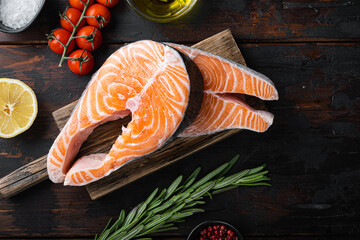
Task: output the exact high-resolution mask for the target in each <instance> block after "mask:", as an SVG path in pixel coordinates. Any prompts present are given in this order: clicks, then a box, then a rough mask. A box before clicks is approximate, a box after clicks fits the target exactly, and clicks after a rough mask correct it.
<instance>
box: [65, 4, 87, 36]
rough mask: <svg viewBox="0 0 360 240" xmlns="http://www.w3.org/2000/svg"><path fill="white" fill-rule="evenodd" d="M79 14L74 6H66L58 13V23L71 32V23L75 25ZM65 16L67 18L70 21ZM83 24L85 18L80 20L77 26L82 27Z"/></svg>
mask: <svg viewBox="0 0 360 240" xmlns="http://www.w3.org/2000/svg"><path fill="white" fill-rule="evenodd" d="M80 16H81V12H80V11H79V10H77V9H76V8H67V9H65V11H64V12H63V13H62V14H61V15H60V24H61V26H62V27H63V28H65V29H66V30H68V31H70V32H72V31H73V29H74V27H73V25H72V24H71V23H73V24H74V25H76V24H77V23H78V22H79V19H80ZM66 18H68V19H69V20H70V21H71V22H70V21H69V20H68V19H66ZM84 25H85V19H83V20H82V21H81V22H80V24H79V28H82V27H83V26H84Z"/></svg>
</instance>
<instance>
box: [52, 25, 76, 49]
mask: <svg viewBox="0 0 360 240" xmlns="http://www.w3.org/2000/svg"><path fill="white" fill-rule="evenodd" d="M70 36H71V33H70V32H68V31H66V30H65V29H62V28H58V29H55V30H54V31H52V32H51V33H50V35H49V36H48V39H49V40H48V45H49V47H50V49H51V50H53V52H55V53H57V54H63V52H64V47H63V45H62V44H61V43H63V44H64V45H66V44H67V42H68V41H69V38H70ZM59 41H60V42H61V43H60V42H59ZM74 47H75V41H74V40H72V41H71V42H70V45H69V47H68V49H67V50H66V53H69V52H71V51H72V50H73V49H74Z"/></svg>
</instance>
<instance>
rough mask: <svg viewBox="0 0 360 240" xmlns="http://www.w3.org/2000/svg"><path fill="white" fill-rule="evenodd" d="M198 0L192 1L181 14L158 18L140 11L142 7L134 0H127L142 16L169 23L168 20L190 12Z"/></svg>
mask: <svg viewBox="0 0 360 240" xmlns="http://www.w3.org/2000/svg"><path fill="white" fill-rule="evenodd" d="M197 1H198V0H193V1H192V2H191V4H190V5H189V6H188V7H187V8H186V9H185V10H184V11H183V12H181V13H180V14H179V15H176V16H174V17H169V18H156V17H151V16H149V15H146V14H145V13H143V12H142V11H140V9H139V8H138V7H137V6H135V4H133V1H132V0H126V2H127V3H128V5H129V6H130V8H131V9H132V10H134V12H136V13H137V14H138V15H140V16H141V17H143V18H145V19H147V20H150V21H153V22H157V23H167V22H171V21H174V20H176V19H178V18H180V17H182V16H184V15H185V14H186V13H188V12H189V11H191V9H193V7H194V6H195V4H196V3H197Z"/></svg>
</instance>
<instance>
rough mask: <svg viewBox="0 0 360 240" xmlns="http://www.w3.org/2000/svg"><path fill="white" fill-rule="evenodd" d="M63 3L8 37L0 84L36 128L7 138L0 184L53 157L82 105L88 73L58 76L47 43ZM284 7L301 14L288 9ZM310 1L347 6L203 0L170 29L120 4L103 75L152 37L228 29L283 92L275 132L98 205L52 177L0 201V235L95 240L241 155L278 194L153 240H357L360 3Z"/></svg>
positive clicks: (207, 153) (198, 35)
mask: <svg viewBox="0 0 360 240" xmlns="http://www.w3.org/2000/svg"><path fill="white" fill-rule="evenodd" d="M65 2H66V1H65V0H61V1H60V0H51V1H47V3H46V4H47V8H46V11H45V12H42V14H41V16H40V17H39V19H38V20H37V24H36V25H34V26H33V27H32V28H30V29H28V31H25V32H24V33H21V34H15V35H9V34H3V33H1V34H0V39H1V41H0V60H1V61H0V76H1V77H13V78H18V79H21V80H23V81H24V82H25V83H27V84H28V85H29V86H31V87H32V88H33V89H34V91H35V93H36V95H37V98H38V102H39V113H38V117H37V118H36V120H35V122H34V124H33V126H32V127H31V128H30V129H29V130H28V131H26V132H25V133H23V134H21V135H19V136H17V137H15V138H13V139H0V177H2V176H5V175H7V174H9V173H11V172H12V171H14V170H15V169H18V168H19V167H21V166H23V165H25V164H27V163H30V162H32V161H34V160H35V159H38V158H40V157H41V156H44V155H45V154H46V153H47V151H48V149H49V148H50V146H51V144H52V142H53V141H54V139H55V137H56V136H57V135H58V133H59V130H58V128H57V125H56V123H55V121H54V119H53V116H52V112H53V111H55V110H56V109H58V108H60V107H62V106H65V105H67V104H69V103H71V102H73V101H75V100H76V99H78V98H79V97H80V94H81V93H82V91H83V89H84V87H85V86H86V84H87V83H88V80H89V76H76V75H73V74H72V73H71V72H70V71H69V70H68V69H67V67H66V66H64V67H61V68H59V67H57V63H58V61H59V56H58V55H56V54H54V53H52V52H51V51H50V50H49V49H48V47H47V46H46V45H45V42H46V41H45V39H44V38H43V36H44V35H43V34H45V33H47V31H48V30H50V29H53V28H55V27H57V26H59V25H58V15H57V11H58V10H59V9H63V8H64V7H65ZM283 2H288V3H290V2H291V3H300V4H302V6H303V7H304V8H303V9H302V8H290V9H283ZM308 2H323V3H326V4H327V3H328V4H333V3H338V2H342V1H305V0H291V1H290V0H289V1H230V0H225V1H212V0H210V1H205V0H199V3H200V4H199V5H198V8H197V9H198V10H200V12H194V14H190V15H189V16H188V18H186V19H183V20H179V21H178V22H175V23H170V24H156V23H151V22H148V21H146V20H143V19H142V18H140V17H139V16H137V15H136V14H135V13H132V12H131V11H130V10H129V9H128V8H127V6H126V4H125V1H123V2H121V3H120V4H119V6H117V7H115V8H114V9H112V10H111V11H112V14H113V20H114V21H113V22H112V23H110V26H108V28H105V29H104V30H103V33H104V40H105V44H103V45H102V46H101V47H100V49H99V50H97V51H95V52H94V56H95V62H96V67H95V68H98V67H100V66H101V65H102V63H103V62H104V60H105V59H106V58H107V57H108V56H109V55H110V54H111V53H112V52H114V51H115V50H116V49H118V48H119V47H121V46H122V43H125V42H131V41H134V40H136V39H141V38H149V39H153V40H157V41H175V42H179V43H186V44H188V45H192V44H194V43H196V42H198V41H199V40H201V39H204V38H206V37H209V36H211V35H213V34H215V33H217V32H219V31H222V30H223V29H226V28H229V29H230V30H231V31H232V32H233V34H234V37H235V40H236V42H237V43H238V45H239V48H240V50H241V52H242V54H243V55H244V57H245V59H246V61H247V64H248V66H249V67H251V68H253V69H255V70H257V71H259V72H261V73H264V74H265V75H267V76H268V77H270V78H271V79H272V80H273V81H274V83H275V84H276V87H277V89H278V90H279V95H280V99H279V101H276V102H269V103H267V107H268V109H269V111H270V112H272V113H273V114H274V115H275V119H274V125H273V126H272V127H271V128H270V129H269V131H268V132H266V133H264V134H256V133H253V132H249V131H244V132H242V133H241V134H235V135H233V136H231V137H229V138H227V139H225V140H224V141H221V142H219V143H216V144H214V145H212V146H211V147H209V148H207V149H204V150H202V151H200V152H198V153H195V154H194V155H192V156H190V157H186V158H184V159H182V160H180V161H179V162H176V163H174V164H172V165H170V166H168V167H165V168H163V169H161V170H159V171H157V172H156V173H153V174H150V175H148V176H145V177H143V178H141V179H139V180H137V181H135V182H133V183H131V184H128V185H126V186H124V187H123V188H121V189H119V190H118V191H116V192H113V193H111V194H109V195H107V196H105V197H103V198H100V199H98V200H95V201H92V200H91V199H90V197H89V195H88V193H87V191H86V189H85V188H77V187H69V188H65V187H63V186H62V185H60V184H52V183H51V182H50V181H47V180H46V181H44V182H42V183H40V184H38V185H36V186H34V187H32V188H31V189H29V190H26V191H24V192H22V193H21V194H19V195H17V196H14V197H13V198H10V199H3V198H1V199H0V238H2V239H54V238H57V239H93V236H94V235H95V234H96V233H99V232H101V231H102V229H103V227H104V226H105V225H106V223H107V221H108V220H109V219H110V218H116V217H117V216H118V214H119V212H120V210H121V209H125V210H127V211H128V210H130V209H131V208H132V207H134V206H136V204H137V203H139V202H141V201H143V200H144V199H145V198H146V197H147V195H148V194H149V193H151V191H152V190H153V189H154V188H156V187H160V188H162V187H167V186H168V185H169V184H170V183H171V182H172V181H173V180H174V179H175V178H176V177H177V176H178V175H180V174H182V175H184V177H185V176H188V175H189V174H190V173H191V172H192V170H193V169H194V168H196V167H198V166H202V168H203V171H202V174H205V173H206V172H208V171H210V170H211V169H213V168H215V167H216V166H219V165H220V164H221V163H223V162H224V161H227V160H229V159H231V158H232V157H233V156H234V155H235V154H237V153H240V154H241V161H240V162H239V163H238V164H237V165H236V166H235V167H234V171H239V170H241V169H244V168H248V167H255V166H258V165H260V164H263V163H265V162H266V163H267V166H268V170H269V176H270V177H271V179H272V180H271V183H272V187H255V188H246V187H241V188H239V189H235V190H232V191H230V192H228V193H225V194H222V195H218V196H215V197H214V198H213V199H212V200H210V199H208V200H207V204H206V205H205V210H206V212H205V213H201V214H197V215H194V216H192V217H190V218H188V219H187V221H186V222H185V223H182V224H180V225H179V230H177V231H174V232H169V233H163V234H160V235H154V236H153V237H154V239H163V240H165V239H166V240H170V239H173V240H175V239H176V240H178V239H186V236H187V234H189V232H190V230H191V229H192V228H193V227H194V226H195V225H197V224H199V223H200V222H202V221H205V220H210V219H217V220H224V221H227V222H229V223H231V224H233V225H235V226H236V227H237V228H239V230H240V232H241V233H243V235H244V236H245V238H246V239H260V240H265V239H267V240H275V239H278V240H284V239H290V240H305V239H307V240H315V239H317V240H324V239H330V240H338V239H339V240H340V239H341V240H342V239H351V240H354V239H359V237H360V227H359V226H360V207H359V204H358V201H359V199H360V184H359V183H360V161H359V159H360V153H359V149H360V131H359V129H360V120H359V117H358V116H360V91H359V89H360V61H359V56H360V41H359V40H360V39H359V36H360V28H359V24H360V22H359V19H360V11H359V7H360V6H359V3H358V1H354V5H352V6H350V5H349V6H344V7H324V8H321V7H315V9H314V8H308V7H307V4H305V3H308ZM207 3H209V4H207ZM287 6H289V4H288V5H287ZM293 6H294V5H293ZM198 10H196V11H198Z"/></svg>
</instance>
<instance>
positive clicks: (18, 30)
mask: <svg viewBox="0 0 360 240" xmlns="http://www.w3.org/2000/svg"><path fill="white" fill-rule="evenodd" d="M45 2H46V0H42V1H41V3H40V8H39V10H38V11H37V13H36V14H35V15H34V17H33V18H32V19H31V20H30V22H29V23H28V24H26V25H25V26H24V27H22V28H17V29H15V28H10V27H7V26H5V25H4V24H3V23H1V22H0V23H1V24H2V25H3V26H5V27H6V28H7V29H5V28H2V27H0V31H1V32H4V33H19V32H22V31H24V30H26V29H27V28H28V27H30V25H31V24H32V23H33V22H34V21H35V19H36V18H37V17H38V16H39V14H40V12H41V10H42V9H43V7H44V5H45Z"/></svg>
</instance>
